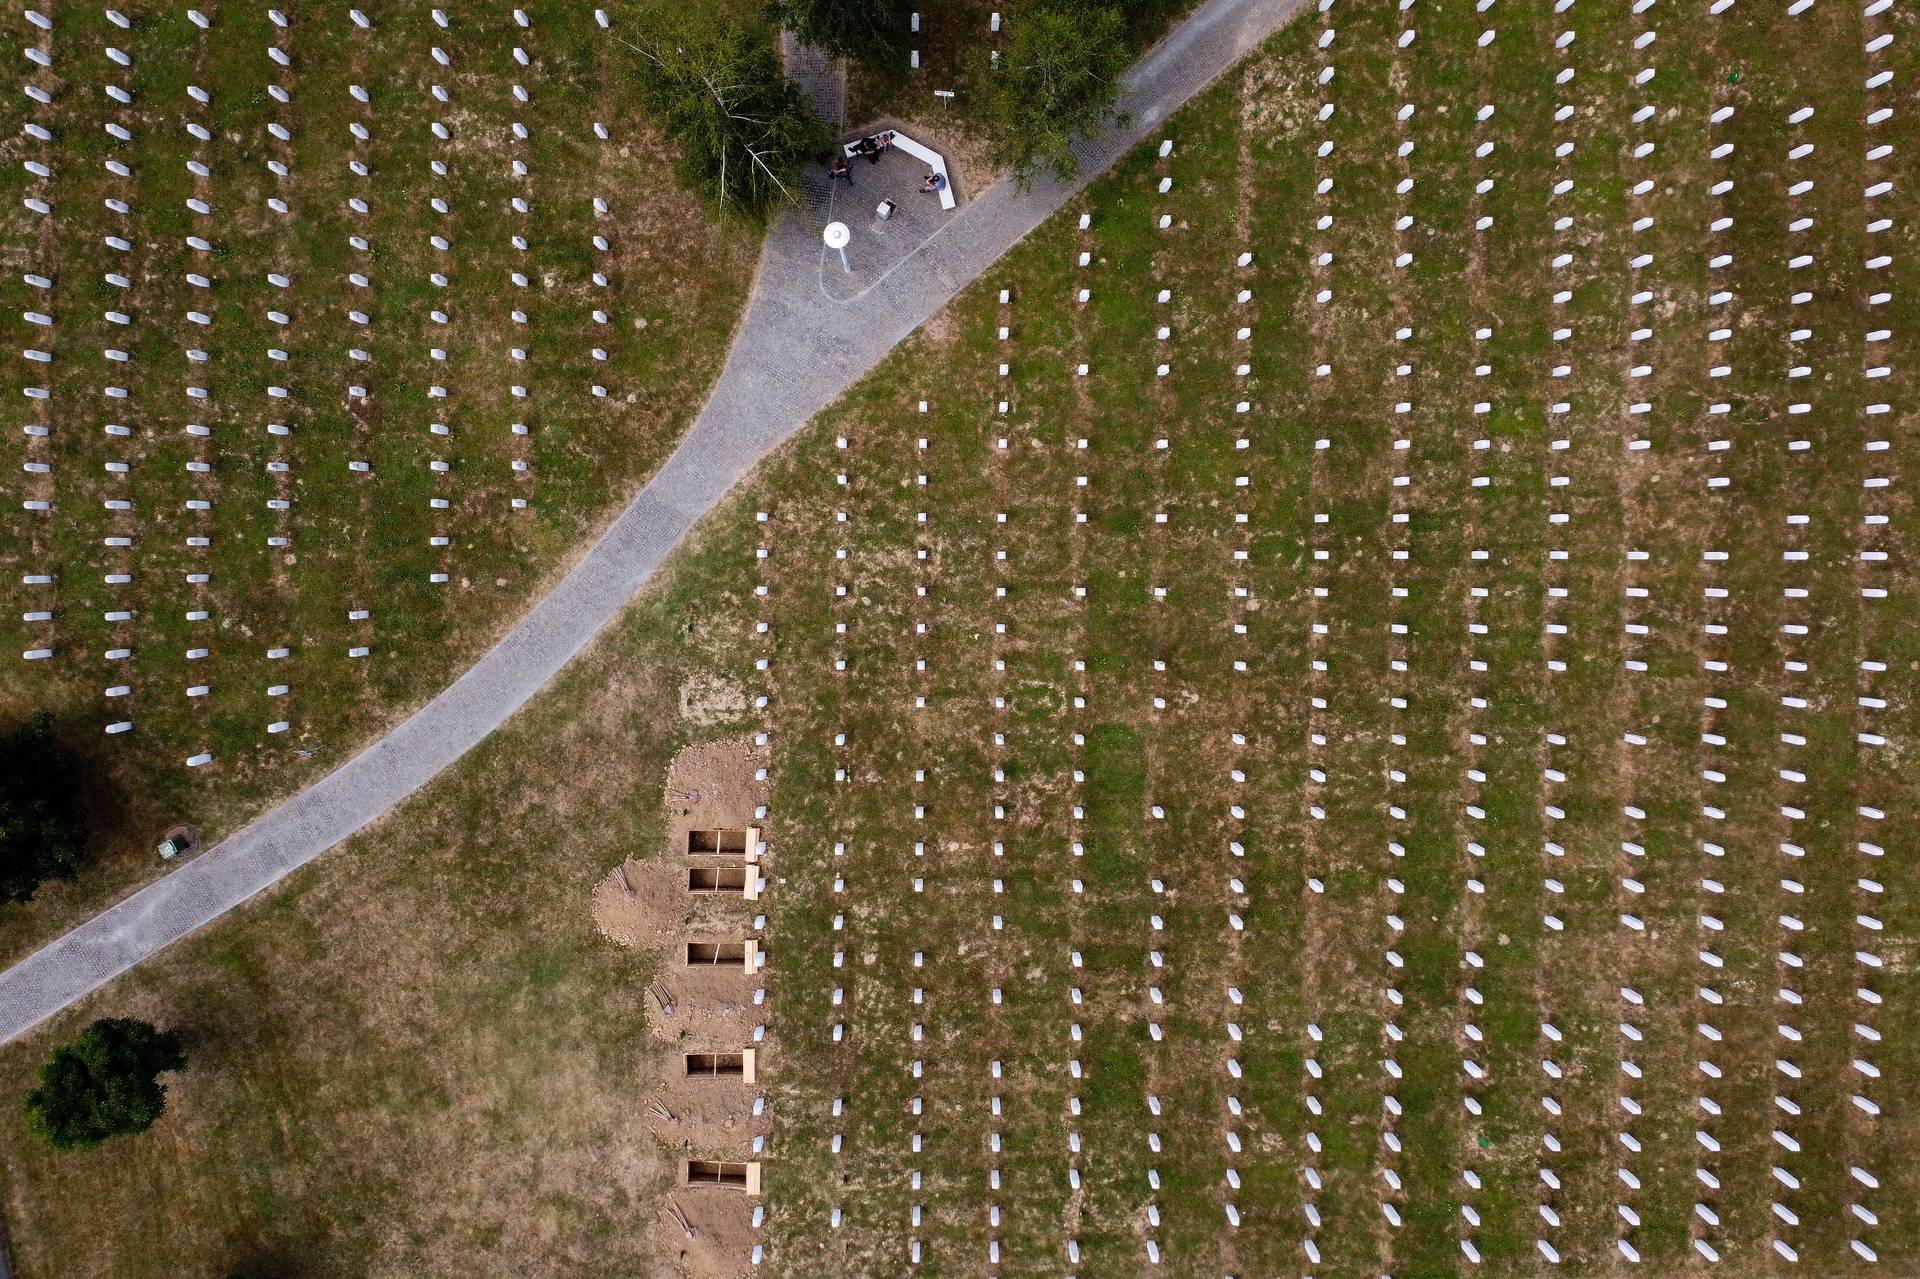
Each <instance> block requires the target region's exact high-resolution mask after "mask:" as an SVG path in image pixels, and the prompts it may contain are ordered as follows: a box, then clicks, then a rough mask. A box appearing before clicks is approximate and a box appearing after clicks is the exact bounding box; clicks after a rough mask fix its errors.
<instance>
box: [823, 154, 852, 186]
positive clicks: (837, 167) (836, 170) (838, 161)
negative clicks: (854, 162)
mask: <svg viewBox="0 0 1920 1279" xmlns="http://www.w3.org/2000/svg"><path fill="white" fill-rule="evenodd" d="M827 177H828V178H829V179H831V180H835V181H837V180H839V179H840V178H845V179H846V180H847V185H848V186H852V185H853V170H852V169H849V168H848V167H847V157H846V156H845V155H844V154H841V155H836V156H834V157H833V159H832V160H831V161H829V162H828V163H827Z"/></svg>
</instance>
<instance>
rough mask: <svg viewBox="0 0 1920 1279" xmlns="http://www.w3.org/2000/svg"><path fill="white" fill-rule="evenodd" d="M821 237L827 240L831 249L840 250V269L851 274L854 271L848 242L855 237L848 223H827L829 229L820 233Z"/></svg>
mask: <svg viewBox="0 0 1920 1279" xmlns="http://www.w3.org/2000/svg"><path fill="white" fill-rule="evenodd" d="M820 238H821V239H823V240H825V241H826V242H827V247H828V248H829V249H838V250H840V269H841V270H842V271H845V272H847V273H848V274H849V275H851V274H852V273H853V267H852V265H851V264H849V263H848V261H847V242H848V241H849V240H851V239H853V232H851V231H849V230H847V224H846V223H844V222H829V223H827V229H826V230H825V231H822V232H821V233H820Z"/></svg>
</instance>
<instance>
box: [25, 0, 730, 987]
mask: <svg viewBox="0 0 1920 1279" xmlns="http://www.w3.org/2000/svg"><path fill="white" fill-rule="evenodd" d="M634 8H635V6H632V5H615V6H613V7H612V20H613V21H614V23H615V25H616V26H618V25H619V24H620V23H621V22H624V21H626V20H627V18H628V17H629V15H630V13H631V12H632V11H633V9H634ZM435 12H437V11H436V10H434V9H433V8H432V7H431V6H429V5H424V4H422V5H412V4H406V5H380V4H372V5H368V6H365V14H364V16H365V17H366V20H367V23H368V25H367V26H366V27H364V28H363V27H361V26H358V25H356V24H354V23H353V22H351V21H350V20H349V18H348V15H347V12H346V11H345V10H344V9H343V10H341V11H339V12H337V13H326V14H322V13H320V12H317V11H316V12H313V13H305V12H295V13H293V14H292V16H291V17H290V18H286V19H285V21H286V22H287V24H288V25H286V26H285V27H281V26H278V25H276V24H275V22H274V21H273V20H272V19H271V18H270V16H269V12H268V10H267V9H266V8H265V7H259V8H244V7H212V8H210V9H209V11H208V15H203V16H205V17H206V25H205V26H204V27H202V26H199V25H196V24H195V23H194V22H193V21H191V20H190V18H189V9H188V7H187V6H175V5H162V4H152V3H134V4H129V5H126V6H124V13H123V14H122V15H121V16H122V17H123V18H124V19H125V21H126V24H127V25H126V26H125V27H124V28H123V27H121V26H119V25H116V24H115V23H113V22H112V21H110V20H109V18H107V17H106V16H103V12H102V10H101V9H99V8H97V7H83V8H76V9H73V10H70V11H69V10H67V9H64V8H58V7H56V8H54V9H51V10H49V13H50V21H51V23H52V30H51V31H43V30H41V29H40V28H38V27H36V26H34V25H32V24H31V23H30V22H29V21H28V20H27V19H26V18H24V17H23V16H21V14H19V13H15V14H14V15H12V16H11V17H10V18H8V19H7V20H6V21H5V22H4V23H0V54H4V56H5V57H6V58H8V59H9V60H10V62H11V65H13V66H14V67H16V68H19V70H20V77H19V84H18V85H17V86H16V89H17V90H18V89H25V88H31V89H33V90H35V91H37V92H41V93H43V94H44V96H45V98H46V99H47V100H46V101H45V102H41V101H37V100H35V99H34V98H32V97H30V96H26V95H25V94H23V93H22V92H19V91H16V92H15V93H14V94H13V95H12V98H11V101H12V104H13V105H12V106H11V107H10V108H9V111H10V112H11V113H13V114H14V115H16V116H18V117H19V118H18V119H16V120H15V121H14V123H13V124H12V125H11V126H9V129H8V130H7V138H6V141H5V142H4V144H0V150H4V153H5V154H4V160H5V163H4V164H0V174H3V175H4V176H0V188H3V189H0V196H4V197H5V198H4V199H0V258H4V259H5V261H6V262H7V263H8V264H9V268H10V269H9V270H8V271H7V272H6V275H5V279H4V280H3V281H0V295H4V296H3V297H0V301H3V302H4V306H5V310H6V313H7V315H8V316H9V319H8V321H7V323H8V324H9V325H10V326H11V327H10V331H11V332H12V333H13V334H14V336H15V337H16V338H17V339H18V340H17V341H16V343H15V345H14V349H13V351H12V352H11V353H10V354H9V356H8V357H7V358H8V362H9V366H10V368H11V369H12V374H13V380H12V383H11V384H12V385H13V386H14V387H15V388H16V396H18V393H19V391H20V390H21V389H23V388H34V390H33V391H31V392H30V394H39V393H41V392H44V398H29V399H18V403H19V404H20V405H21V406H22V407H21V413H20V415H19V419H18V421H17V422H16V425H15V429H14V439H15V445H14V446H12V447H13V449H14V455H15V462H14V463H13V464H12V465H10V467H9V468H8V469H9V470H10V472H11V473H12V475H13V479H12V480H11V481H10V483H9V485H8V495H9V497H10V499H12V500H10V501H9V503H8V506H9V509H10V514H8V515H7V516H6V518H5V519H4V520H0V564H4V566H5V567H6V570H7V572H8V574H9V580H10V582H11V585H10V587H9V599H10V600H12V601H13V602H14V603H15V605H16V606H15V607H14V608H12V609H11V610H9V612H8V613H7V614H6V615H5V616H4V617H0V649H4V650H5V651H7V652H9V653H10V656H9V657H8V659H7V660H8V661H9V662H12V663H15V665H14V666H13V667H12V670H11V673H10V675H9V677H8V678H7V679H6V680H5V681H4V682H0V715H5V716H9V717H12V716H17V715H21V714H24V713H25V712H26V711H27V710H29V709H31V708H33V707H36V706H46V707H49V708H51V709H52V710H53V712H54V713H55V716H56V721H57V724H58V726H59V728H60V729H61V730H62V732H63V734H64V735H66V736H68V737H70V738H71V739H72V740H73V742H74V743H75V744H76V746H78V747H79V748H80V749H81V750H82V751H83V752H84V754H85V756H86V758H87V759H88V760H89V761H90V763H91V765H92V770H93V771H94V772H95V773H96V775H97V776H98V783H97V787H96V790H97V794H96V795H95V796H94V804H93V807H94V810H95V813H96V821H95V823H94V825H95V834H96V842H97V843H98V844H99V849H98V854H99V856H98V858H97V859H96V863H95V866H94V868H93V869H92V870H91V871H90V872H89V873H88V874H87V875H86V877H85V878H84V879H83V880H82V881H81V882H79V883H76V884H72V885H63V886H49V888H48V889H47V890H45V891H44V893H43V895H42V900H40V901H38V902H36V903H35V904H34V905H33V906H32V907H31V908H29V909H25V910H19V909H11V908H10V909H9V910H8V911H7V912H5V915H4V918H0V953H4V954H16V953H18V952H19V951H20V950H21V949H22V948H23V947H24V946H25V945H27V944H28V943H30V942H33V941H37V940H43V939H44V938H45V937H46V936H48V935H49V934H50V933H51V932H53V931H55V930H56V929H57V928H58V927H60V926H61V925H63V924H64V923H65V922H67V921H70V920H72V919H74V918H76V917H78V916H80V915H83V914H86V913H88V912H90V911H92V910H94V909H97V908H98V907H99V906H100V905H102V904H104V903H105V902H107V901H110V900H112V899H113V898H114V897H116V896H118V895H120V894H121V893H122V892H124V891H125V890H126V889H127V888H128V887H129V886H130V885H131V884H132V883H133V882H136V881H137V880H139V879H141V878H144V877H147V876H150V875H152V874H154V873H156V872H157V869H158V868H157V865H156V863H155V861H154V859H153V857H152V844H153V842H154V841H155V840H156V839H157V838H158V836H159V833H160V832H161V830H162V829H164V828H165V827H166V826H167V825H168V824H170V823H172V822H174V821H179V820H190V821H194V822H197V823H198V824H199V825H200V826H202V827H203V828H204V829H205V830H206V831H207V832H208V834H209V835H210V836H214V837H217V836H218V835H219V834H220V833H223V832H224V831H225V830H227V829H230V828H231V827H232V825H233V824H235V823H236V822H237V821H238V820H240V819H242V818H244V817H245V816H248V815H250V814H251V813H253V812H255V811H257V809H258V807H259V806H260V805H261V803H262V802H263V801H264V800H266V799H268V798H270V797H272V796H275V795H278V794H283V793H285V792H287V791H289V790H291V789H293V788H295V787H297V786H298V785H299V784H301V783H303V782H305V781H308V780H310V779H312V778H314V777H317V776H319V775H320V774H321V773H322V772H324V771H326V770H327V769H329V768H331V767H333V766H334V765H336V764H338V763H339V762H340V761H341V760H343V759H344V758H346V757H347V755H349V754H350V753H351V752H352V751H353V749H354V748H355V747H357V746H358V745H359V744H360V743H361V741H362V740H363V739H364V738H365V737H366V736H367V734H368V733H369V732H371V731H372V730H374V729H376V728H378V727H379V726H381V725H384V724H386V723H388V722H390V721H391V720H393V719H394V718H395V717H396V716H397V715H398V714H399V713H400V712H402V711H404V710H405V709H407V708H409V707H411V706H413V705H415V704H417V703H418V702H419V701H421V700H423V699H424V698H425V697H427V696H429V695H431V694H432V693H433V692H435V691H437V690H438V689H439V688H441V687H442V686H444V685H445V684H446V683H447V682H448V680H449V679H450V678H451V677H452V675H453V674H454V673H456V672H457V671H458V670H460V669H461V668H462V667H463V666H464V665H465V664H466V663H467V662H468V661H469V660H470V659H471V658H473V657H474V656H475V655H477V653H478V652H480V651H481V650H482V649H483V648H484V647H485V646H486V645H487V644H488V643H490V642H491V641H492V639H493V638H494V637H495V636H496V635H497V634H498V633H499V632H500V631H501V630H503V629H504V627H505V626H506V624H507V623H508V622H509V621H511V620H512V619H513V618H514V617H515V616H517V615H518V613H519V612H520V610H521V607H522V606H523V604H524V602H525V601H526V600H527V599H528V598H529V597H530V595H531V594H532V593H533V592H534V591H535V590H536V589H538V588H539V587H540V586H541V585H542V584H543V583H545V582H547V581H550V580H551V579H552V577H553V576H554V574H555V572H556V571H557V570H558V569H559V568H561V567H562V566H563V565H564V564H565V562H566V561H567V559H568V558H569V556H570V555H571V553H572V552H573V550H574V549H575V548H576V547H577V546H579V545H580V544H581V543H582V541H583V539H584V538H585V537H586V536H587V535H589V534H590V533H591V532H593V531H594V530H595V529H596V528H597V527H598V526H599V525H600V524H602V523H603V522H604V520H605V519H606V518H608V517H609V516H610V514H611V513H612V511H613V510H614V509H616V508H617V506H618V505H619V504H620V503H622V502H623V501H624V500H625V499H626V497H628V496H629V495H630V494H631V493H632V492H633V491H635V490H636V489H637V488H638V486H639V485H640V483H641V482H642V481H644V479H645V478H646V476H647V475H648V474H650V473H651V471H652V470H653V468H654V467H655V466H656V465H657V464H658V463H659V462H660V461H661V460H662V459H663V458H664V457H665V455H666V453H667V451H668V450H669V449H670V448H671V447H672V445H673V443H674V442H675V441H676V440H677V439H678V437H679V434H680V432H681V431H682V430H683V429H684V428H685V426H686V424H687V423H688V422H689V421H690V420H691V418H692V414H693V412H694V410H695V409H697V407H698V405H699V403H700V401H701V400H702V398H703V397H704V395H705V390H706V387H707V385H708V383H709V382H710V380H711V379H712V377H713V376H714V375H715V373H716V372H717V370H718V368H719V364H720V361H721V358H722V357H723V355H724V353H725V350H726V346H727V342H728V338H729V335H730V333H731V329H732V326H733V323H734V318H735V316H736V315H737V313H738V311H739V308H740V306H741V304H742V301H743V299H744V297H745V291H746V284H747V280H748V277H749V275H750V274H751V272H752V269H753V263H754V261H755V260H756V257H757V252H758V246H757V243H756V242H755V241H754V240H753V239H752V237H751V236H749V235H747V234H745V233H744V232H740V231H739V230H738V229H736V230H734V231H719V230H716V229H715V228H713V227H712V226H711V225H710V224H709V223H708V221H707V220H706V218H705V217H704V216H703V215H702V213H701V212H700V210H699V208H698V206H697V205H696V203H695V202H694V201H693V199H692V198H691V197H689V196H687V195H686V194H684V193H682V192H680V191H679V190H677V189H676V188H675V187H674V186H673V184H672V182H671V181H670V180H669V178H668V176H667V168H668V166H667V159H666V156H665V155H664V154H663V152H662V149H661V147H660V146H659V144H658V143H657V142H656V141H655V140H654V139H653V138H652V137H651V136H650V135H649V134H648V132H647V131H646V129H645V128H644V126H643V123H642V122H641V120H640V119H639V118H638V117H637V116H636V114H635V111H634V108H633V107H632V105H631V103H630V101H629V100H628V95H626V94H625V93H623V92H622V80H623V76H624V70H623V69H624V66H625V63H626V57H627V54H626V51H625V50H624V49H622V48H621V47H620V46H619V45H617V44H616V43H615V42H614V40H613V39H612V38H611V37H610V35H609V33H608V32H607V31H603V30H602V29H600V28H599V27H598V26H597V25H596V23H595V20H594V17H593V10H592V9H590V8H579V7H574V6H567V5H559V4H552V3H530V4H528V5H526V6H525V8H524V9H518V10H516V9H513V8H511V7H503V8H496V9H493V10H489V11H480V10H475V11H473V12H471V13H469V12H464V11H462V12H458V13H454V14H452V15H451V16H448V15H442V17H443V18H444V19H445V24H444V25H442V23H441V22H440V21H439V20H436V19H435V18H434V16H433V14H434V13H435ZM516 14H518V15H520V18H522V19H524V22H522V21H520V20H517V19H516V16H515V15H516ZM29 51H39V52H40V53H42V54H44V55H45V57H46V58H47V59H48V60H49V61H50V63H51V65H50V66H46V67H42V66H39V65H36V64H35V63H33V62H30V61H28V60H27V59H26V57H25V56H24V55H25V54H26V53H27V52H29ZM516 55H519V56H520V57H524V59H525V61H524V63H523V62H522V61H520V60H519V57H516ZM276 56H277V58H278V59H284V61H279V60H276ZM443 60H444V61H443ZM110 86H111V87H112V88H114V89H115V90H117V91H118V92H119V93H120V94H121V95H122V97H124V98H126V99H128V100H127V101H125V102H122V101H120V100H117V99H116V98H114V97H111V96H109V93H108V89H109V87H110ZM276 91H277V92H278V95H279V96H277V97H276V96H275V92H276ZM196 92H197V93H198V94H199V95H200V97H195V96H190V95H193V94H195V93H196ZM596 124H599V125H601V126H602V127H603V129H604V132H605V134H606V136H605V138H604V139H602V138H601V137H600V136H598V134H597V133H596V131H595V126H596ZM23 127H25V128H27V129H30V130H35V129H37V130H39V131H40V132H39V134H37V135H36V134H35V133H32V132H22V128H23ZM443 135H444V136H443ZM28 165H35V166H42V167H43V168H44V169H45V170H46V171H47V175H46V176H42V175H41V174H40V173H36V172H34V171H32V170H30V169H29V168H28V167H26V166H28ZM436 165H437V166H439V171H436V169H435V168H434V167H433V166H436ZM28 200H35V201H40V202H42V206H41V207H45V208H48V209H50V212H49V213H48V214H45V215H42V214H40V213H38V212H36V211H35V209H34V208H33V207H32V206H30V205H28V204H26V203H23V201H28ZM596 202H598V204H596ZM596 277H597V279H596ZM36 280H38V281H41V283H38V284H36V283H35V282H34V281H36ZM22 425H24V426H25V432H24V433H23V432H22V431H21V430H20V429H19V428H20V427H21V426H22ZM23 654H29V655H33V657H34V660H25V661H23V660H22V655H23ZM128 726H130V727H128ZM121 728H124V729H125V731H115V730H117V729H121ZM103 730H106V731H103ZM202 761H204V762H202ZM190 763H192V764H193V766H191V767H190V766H189V764H190Z"/></svg>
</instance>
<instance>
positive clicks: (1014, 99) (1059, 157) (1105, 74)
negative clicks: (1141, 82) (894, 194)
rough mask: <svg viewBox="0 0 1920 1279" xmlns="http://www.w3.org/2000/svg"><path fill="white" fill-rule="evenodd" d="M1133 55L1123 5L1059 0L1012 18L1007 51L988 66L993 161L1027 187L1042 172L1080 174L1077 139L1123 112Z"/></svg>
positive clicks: (984, 107)
mask: <svg viewBox="0 0 1920 1279" xmlns="http://www.w3.org/2000/svg"><path fill="white" fill-rule="evenodd" d="M1130 56H1131V55H1130V53H1129V51H1128V45H1127V37H1126V23H1125V21H1124V19H1122V17H1121V15H1120V11H1119V10H1118V9H1114V8H1095V7H1092V6H1086V7H1082V6H1079V5H1068V4H1058V3H1056V4H1050V5H1044V6H1042V7H1040V8H1036V9H1032V10H1028V11H1027V12H1024V13H1021V14H1019V15H1018V16H1016V17H1013V18H1010V19H1009V20H1008V22H1007V49H1006V53H1005V55H1004V56H1003V57H1002V58H1001V59H1000V65H999V67H998V68H997V69H990V70H987V71H985V72H984V73H983V83H985V85H986V86H987V88H986V92H985V95H984V97H983V99H982V101H981V106H980V115H981V119H982V121H983V123H984V124H985V125H986V128H987V133H988V138H989V142H990V146H991V149H992V156H993V161H994V164H995V165H996V166H998V167H1001V168H1007V169H1011V170H1012V171H1013V175H1014V180H1015V181H1016V182H1017V183H1019V185H1020V187H1021V189H1023V190H1024V189H1026V188H1027V187H1028V186H1030V185H1031V184H1032V182H1033V179H1034V177H1035V176H1036V175H1038V174H1041V173H1045V174H1049V175H1051V176H1053V177H1056V178H1061V179H1067V178H1071V177H1073V176H1074V175H1075V174H1077V173H1078V172H1079V171H1080V162H1079V159H1078V158H1077V157H1076V156H1075V155H1074V154H1073V142H1074V139H1076V138H1079V137H1084V136H1087V135H1090V134H1095V133H1099V132H1101V131H1102V130H1103V129H1106V128H1108V127H1110V126H1111V125H1113V124H1116V123H1118V122H1119V120H1120V113H1119V112H1118V111H1117V110H1116V109H1115V107H1114V103H1115V101H1116V100H1117V99H1118V98H1119V95H1120V75H1121V73H1122V72H1124V71H1125V70H1126V68H1127V63H1128V61H1129V58H1130Z"/></svg>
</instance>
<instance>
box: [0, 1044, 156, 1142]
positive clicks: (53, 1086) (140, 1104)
mask: <svg viewBox="0 0 1920 1279" xmlns="http://www.w3.org/2000/svg"><path fill="white" fill-rule="evenodd" d="M186 1064H187V1058H186V1054H185V1053H184V1052H182V1051H181V1048H180V1036H178V1035H176V1034H174V1033H173V1032H172V1031H170V1030H168V1031H161V1030H155V1029H154V1028H153V1027H152V1026H150V1025H148V1024H147V1023H146V1022H144V1021H137V1020H135V1019H133V1018H131V1017H110V1018H102V1019H100V1020H99V1021H96V1022H94V1023H93V1025H91V1026H89V1027H87V1028H86V1030H84V1031H82V1032H81V1035H80V1038H78V1039H76V1040H74V1041H73V1042H72V1043H71V1044H68V1045H66V1046H65V1047H62V1048H56V1049H54V1051H53V1056H52V1057H51V1058H49V1059H48V1061H47V1064H46V1065H44V1066H42V1067H41V1068H40V1086H39V1087H38V1088H35V1089H34V1090H33V1091H32V1092H30V1093H28V1094H27V1127H28V1128H30V1129H31V1130H33V1131H34V1132H36V1133H38V1134H39V1135H40V1136H41V1137H43V1138H45V1139H46V1142H47V1144H48V1145H50V1146H52V1147H53V1148H54V1149H55V1150H85V1149H89V1148H91V1147H94V1146H97V1145H99V1144H100V1143H101V1142H103V1141H105V1140H107V1138H109V1137H117V1136H119V1135H121V1134H123V1133H136V1132H144V1131H146V1130H147V1129H148V1128H150V1127H151V1126H152V1125H153V1121H154V1120H156V1119H158V1118H159V1117H160V1112H161V1111H163V1110H165V1109H166V1106H167V1090H166V1088H165V1087H164V1086H162V1085H161V1083H160V1082H159V1080H158V1079H156V1078H155V1076H156V1075H158V1074H160V1073H161V1072H162V1071H167V1070H181V1069H184V1068H185V1067H186Z"/></svg>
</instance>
